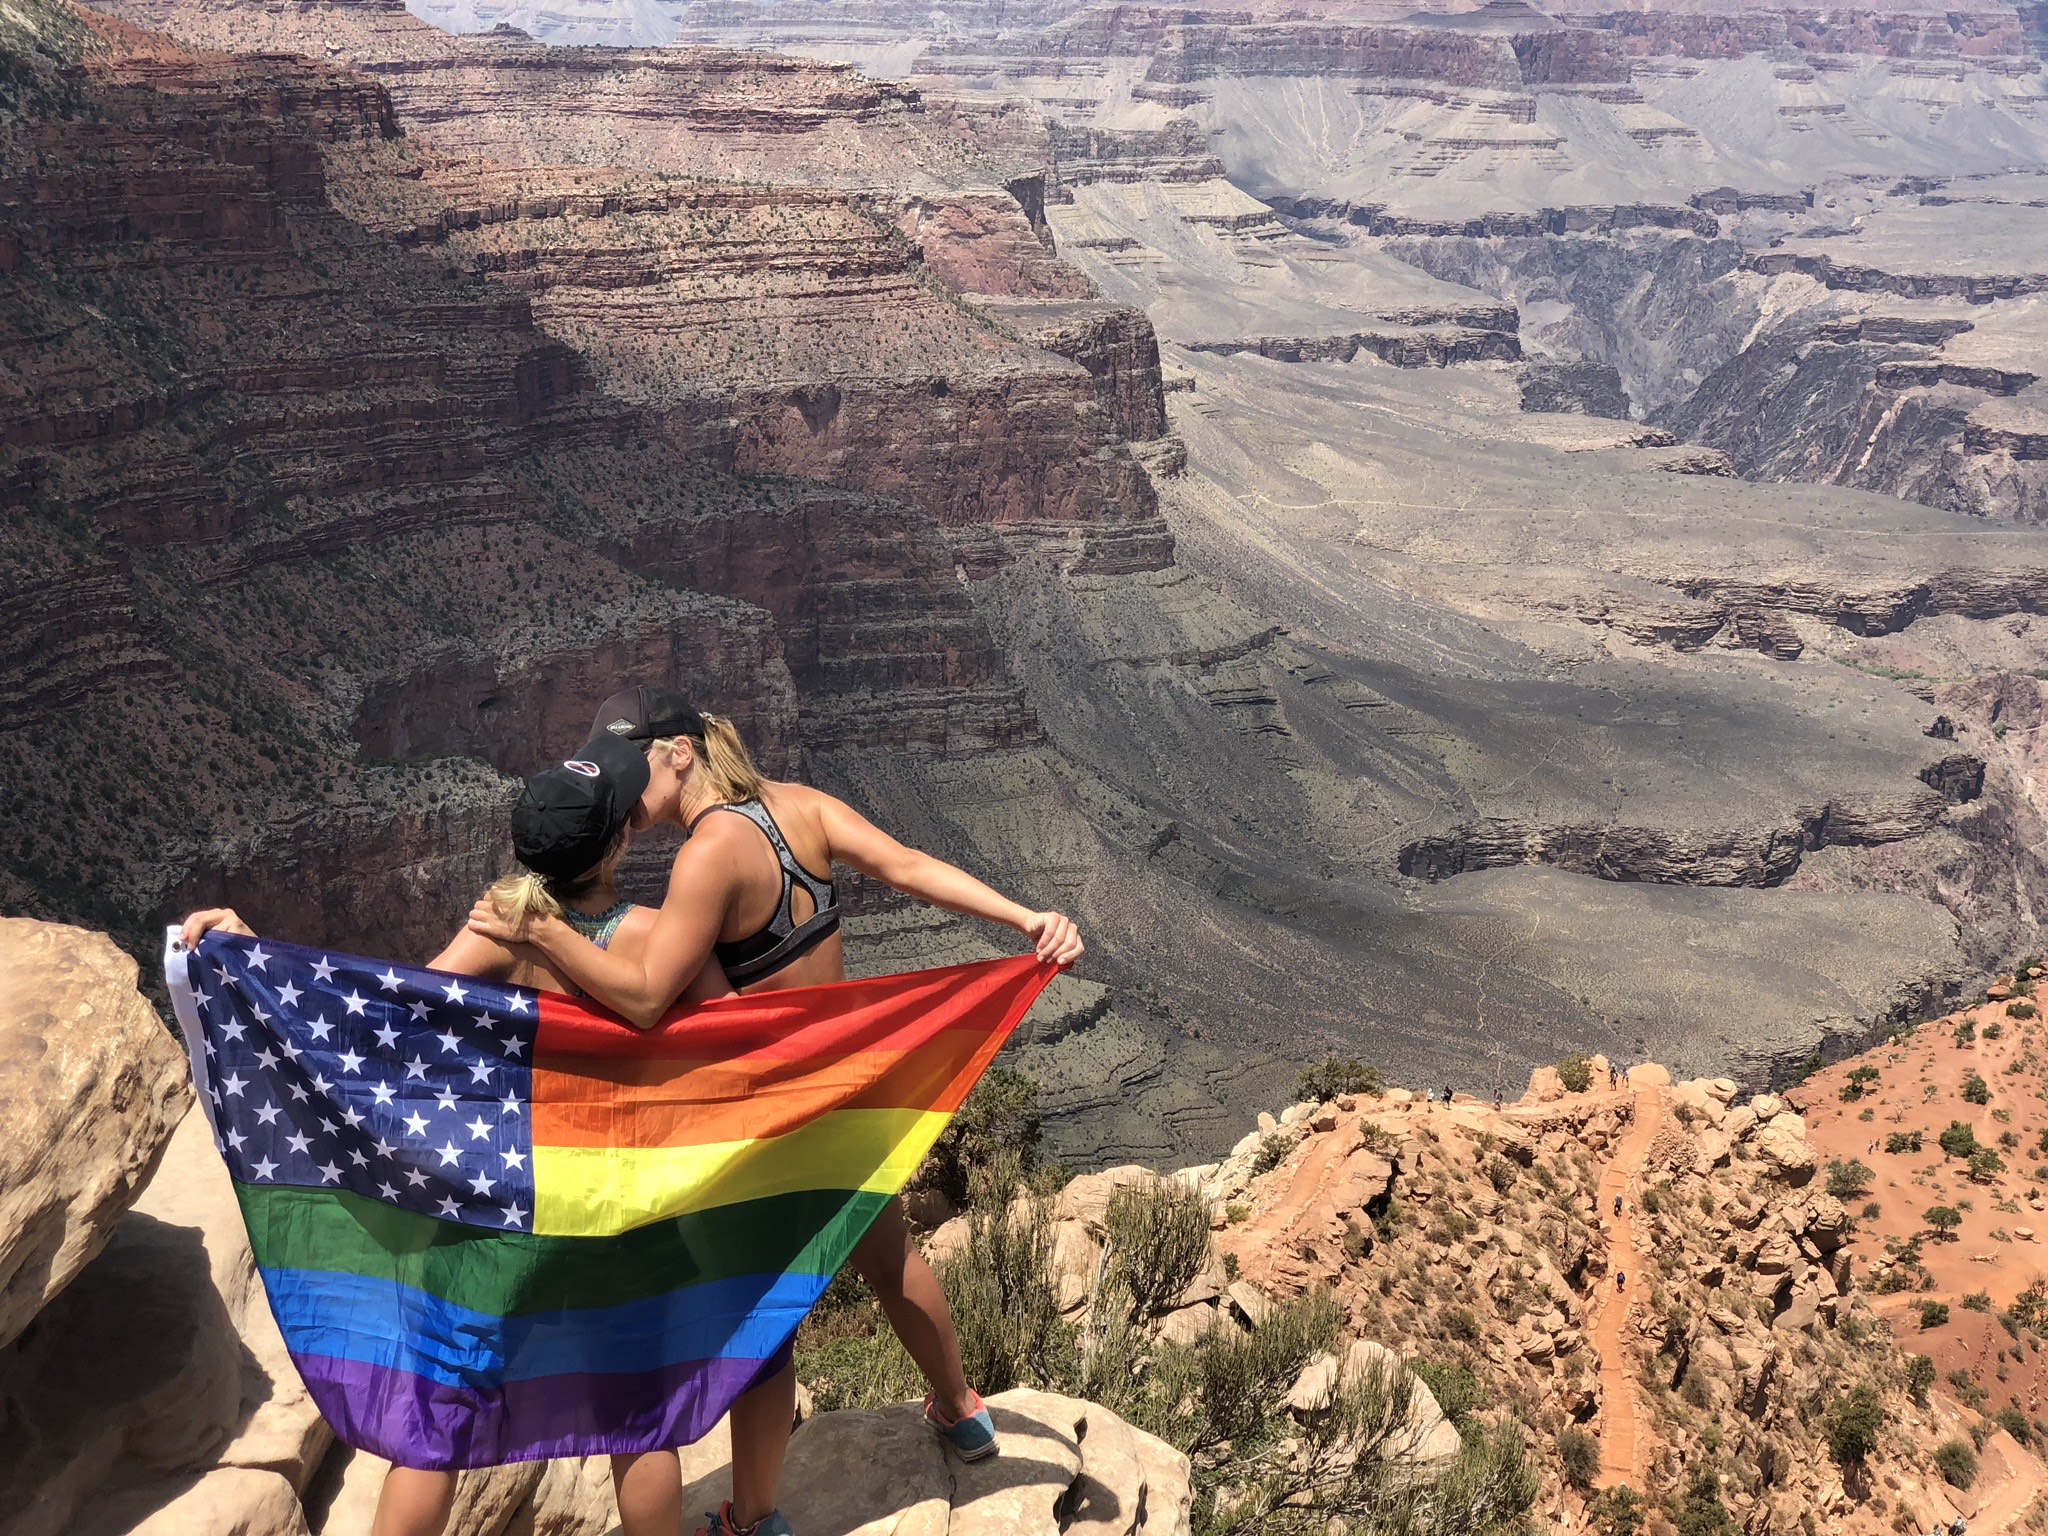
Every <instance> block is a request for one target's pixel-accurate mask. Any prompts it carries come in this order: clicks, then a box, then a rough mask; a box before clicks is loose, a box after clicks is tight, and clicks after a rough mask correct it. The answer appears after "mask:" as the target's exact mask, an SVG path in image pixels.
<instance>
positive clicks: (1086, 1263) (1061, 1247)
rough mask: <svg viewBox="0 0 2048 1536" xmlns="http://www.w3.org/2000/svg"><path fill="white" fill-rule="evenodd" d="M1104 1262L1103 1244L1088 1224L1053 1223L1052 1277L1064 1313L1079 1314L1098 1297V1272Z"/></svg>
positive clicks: (1076, 1222) (1072, 1222)
mask: <svg viewBox="0 0 2048 1536" xmlns="http://www.w3.org/2000/svg"><path fill="white" fill-rule="evenodd" d="M1101 1260H1102V1245H1101V1244H1100V1243H1098V1242H1096V1241H1095V1239H1094V1237H1093V1236H1092V1235H1090V1233H1089V1231H1088V1226H1087V1223H1085V1222H1080V1221H1055V1222H1054V1223H1053V1224H1052V1276H1053V1283H1054V1284H1055V1285H1056V1286H1057V1287H1058V1290H1059V1305H1060V1310H1061V1311H1062V1312H1073V1311H1077V1310H1079V1309H1080V1308H1082V1307H1084V1306H1086V1305H1087V1304H1088V1298H1089V1297H1090V1296H1092V1295H1094V1294H1095V1269H1096V1266H1097V1265H1098V1264H1099V1263H1100V1262H1101Z"/></svg>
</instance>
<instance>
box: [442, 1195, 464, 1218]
mask: <svg viewBox="0 0 2048 1536" xmlns="http://www.w3.org/2000/svg"><path fill="white" fill-rule="evenodd" d="M441 1214H442V1215H443V1216H459V1215H461V1214H462V1207H461V1206H459V1205H457V1204H456V1203H455V1202H454V1201H453V1200H451V1199H449V1198H448V1197H447V1196H445V1195H444V1196H442V1197H441Z"/></svg>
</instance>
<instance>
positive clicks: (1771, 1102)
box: [1749, 1093, 1785, 1124]
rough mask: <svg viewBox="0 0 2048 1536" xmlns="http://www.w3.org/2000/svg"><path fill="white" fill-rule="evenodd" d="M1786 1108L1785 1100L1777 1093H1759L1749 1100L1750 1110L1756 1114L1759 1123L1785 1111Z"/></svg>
mask: <svg viewBox="0 0 2048 1536" xmlns="http://www.w3.org/2000/svg"><path fill="white" fill-rule="evenodd" d="M1784 1110H1785V1101H1784V1100H1783V1099H1781V1098H1779V1097H1778V1096H1777V1095H1776V1094H1775V1093H1759V1094H1756V1095H1755V1096H1753V1097H1752V1098H1751V1099H1750V1101H1749V1111H1750V1113H1751V1114H1753V1115H1755V1116H1756V1118H1757V1123H1758V1124H1762V1123H1763V1122H1765V1121H1767V1120H1769V1119H1770V1118H1771V1117H1772V1116H1773V1115H1778V1114H1782V1113H1784Z"/></svg>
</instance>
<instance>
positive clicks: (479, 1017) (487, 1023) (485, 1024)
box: [470, 1013, 498, 1029]
mask: <svg viewBox="0 0 2048 1536" xmlns="http://www.w3.org/2000/svg"><path fill="white" fill-rule="evenodd" d="M470 1017H471V1018H472V1019H474V1020H476V1025H477V1028H479V1029H489V1028H490V1027H491V1026H492V1025H493V1024H495V1023H497V1022H498V1021H497V1020H496V1019H495V1018H493V1017H492V1016H491V1015H490V1014H488V1013H473V1014H471V1015H470Z"/></svg>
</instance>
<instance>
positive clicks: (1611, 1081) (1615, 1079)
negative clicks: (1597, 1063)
mask: <svg viewBox="0 0 2048 1536" xmlns="http://www.w3.org/2000/svg"><path fill="white" fill-rule="evenodd" d="M1607 1086H1608V1087H1610V1088H1619V1087H1620V1086H1621V1073H1620V1072H1618V1071H1617V1070H1615V1066H1614V1063H1613V1062H1611V1061H1610V1062H1609V1063H1608V1064H1607Z"/></svg>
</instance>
